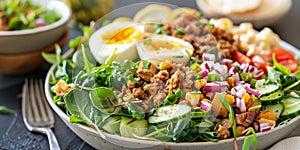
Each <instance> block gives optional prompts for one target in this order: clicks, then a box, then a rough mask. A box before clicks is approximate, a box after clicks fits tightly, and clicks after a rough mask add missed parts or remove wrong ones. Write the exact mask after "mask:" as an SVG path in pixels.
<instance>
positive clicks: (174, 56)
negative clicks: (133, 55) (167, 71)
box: [137, 35, 194, 65]
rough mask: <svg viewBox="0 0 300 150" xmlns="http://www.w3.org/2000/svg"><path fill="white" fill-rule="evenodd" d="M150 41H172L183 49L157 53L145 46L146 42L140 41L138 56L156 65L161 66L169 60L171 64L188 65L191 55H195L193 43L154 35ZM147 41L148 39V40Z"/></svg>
mask: <svg viewBox="0 0 300 150" xmlns="http://www.w3.org/2000/svg"><path fill="white" fill-rule="evenodd" d="M148 39H150V40H151V41H152V42H155V41H156V40H160V41H162V42H163V41H171V42H176V43H180V44H181V45H182V47H181V48H172V49H166V48H161V47H160V48H159V50H157V51H153V50H150V49H149V48H147V46H146V45H145V43H144V42H145V40H143V41H139V42H138V43H137V49H138V55H139V57H140V59H141V60H148V61H151V62H153V63H155V64H156V65H159V63H160V62H163V61H166V60H169V61H171V62H175V63H182V64H186V63H187V62H188V61H189V60H190V55H191V54H193V49H194V48H193V46H192V45H191V43H189V42H186V41H183V40H182V39H179V38H176V37H173V36H168V35H153V36H150V37H149V38H148ZM146 40H147V39H146Z"/></svg>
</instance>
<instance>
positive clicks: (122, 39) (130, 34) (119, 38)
mask: <svg viewBox="0 0 300 150" xmlns="http://www.w3.org/2000/svg"><path fill="white" fill-rule="evenodd" d="M141 37H142V32H141V31H140V30H139V29H137V28H134V27H129V28H124V29H120V30H117V31H114V32H110V33H107V34H105V35H103V36H102V38H103V40H104V41H105V43H106V44H127V43H132V42H135V41H137V40H139V39H140V38H141Z"/></svg>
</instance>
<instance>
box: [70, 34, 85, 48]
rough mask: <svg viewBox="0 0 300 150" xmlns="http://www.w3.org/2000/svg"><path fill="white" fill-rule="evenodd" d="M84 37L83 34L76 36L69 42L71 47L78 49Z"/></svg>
mask: <svg viewBox="0 0 300 150" xmlns="http://www.w3.org/2000/svg"><path fill="white" fill-rule="evenodd" d="M82 39H83V37H82V36H77V37H76V38H74V39H71V40H70V42H69V47H70V48H72V49H76V48H77V47H78V46H79V44H80V42H81V41H82Z"/></svg>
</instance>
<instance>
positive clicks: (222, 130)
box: [216, 125, 230, 139]
mask: <svg viewBox="0 0 300 150" xmlns="http://www.w3.org/2000/svg"><path fill="white" fill-rule="evenodd" d="M216 131H217V133H218V135H217V137H218V138H221V139H227V138H228V137H230V131H229V130H228V128H226V127H224V126H222V125H219V126H218V128H217V129H216Z"/></svg>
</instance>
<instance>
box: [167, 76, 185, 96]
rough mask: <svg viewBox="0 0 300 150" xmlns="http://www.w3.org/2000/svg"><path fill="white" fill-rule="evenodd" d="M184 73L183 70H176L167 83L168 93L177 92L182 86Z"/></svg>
mask: <svg viewBox="0 0 300 150" xmlns="http://www.w3.org/2000/svg"><path fill="white" fill-rule="evenodd" d="M181 75H182V72H181V71H176V72H175V73H174V74H173V75H172V76H171V78H170V79H169V80H168V81H167V83H166V86H167V88H166V91H167V93H175V91H176V90H177V89H178V88H179V87H180V78H181V77H180V76H181Z"/></svg>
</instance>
